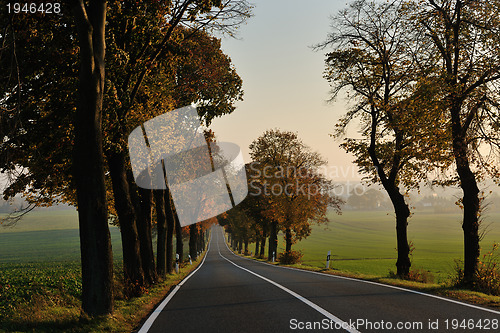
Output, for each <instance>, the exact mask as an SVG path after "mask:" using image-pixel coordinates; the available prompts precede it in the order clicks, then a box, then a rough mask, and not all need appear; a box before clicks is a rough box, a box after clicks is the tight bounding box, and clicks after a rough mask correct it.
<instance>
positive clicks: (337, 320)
mask: <svg viewBox="0 0 500 333" xmlns="http://www.w3.org/2000/svg"><path fill="white" fill-rule="evenodd" d="M217 240H219V236H217ZM225 243H226V241H225V240H224V244H225ZM226 247H227V244H226ZM228 249H229V248H228ZM217 250H218V251H219V255H220V256H221V257H222V258H224V259H225V260H227V261H228V262H230V263H231V264H233V265H234V266H236V267H238V268H239V269H242V270H244V271H246V272H248V273H250V274H253V275H255V276H256V277H258V278H261V279H262V280H264V281H266V282H269V283H271V284H272V285H274V286H276V287H278V288H280V289H281V290H283V291H286V292H287V293H289V294H290V295H292V296H293V297H295V298H297V299H299V300H300V301H302V302H304V303H306V304H307V305H309V306H310V307H311V308H313V309H314V310H316V311H318V312H319V313H321V314H322V315H323V316H325V317H327V318H328V319H330V320H331V321H333V322H335V323H338V324H339V325H340V326H342V328H344V329H345V330H346V331H347V332H351V333H359V331H358V330H356V329H354V328H353V327H349V323H347V322H345V321H343V320H342V319H340V318H338V317H336V316H334V315H333V314H331V313H330V312H328V311H326V310H325V309H323V308H322V307H320V306H319V305H316V304H314V303H313V302H311V301H310V300H308V299H307V298H305V297H303V296H300V295H299V294H297V293H296V292H294V291H292V290H290V289H288V288H286V287H284V286H282V285H281V284H279V283H277V282H274V281H273V280H270V279H268V278H266V277H263V276H262V275H259V274H257V273H254V272H252V271H251V270H249V269H246V268H245V267H241V266H239V265H237V264H235V263H234V262H232V261H231V260H229V259H227V258H226V257H224V256H223V255H222V254H221V253H220V248H219V242H217Z"/></svg>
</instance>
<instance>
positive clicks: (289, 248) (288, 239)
mask: <svg viewBox="0 0 500 333" xmlns="http://www.w3.org/2000/svg"><path fill="white" fill-rule="evenodd" d="M285 243H286V245H285V252H286V253H289V252H291V251H292V231H291V230H290V228H286V230H285Z"/></svg>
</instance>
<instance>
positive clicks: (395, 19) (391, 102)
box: [317, 0, 447, 277]
mask: <svg viewBox="0 0 500 333" xmlns="http://www.w3.org/2000/svg"><path fill="white" fill-rule="evenodd" d="M408 25H409V22H408V19H407V16H405V14H404V11H403V9H402V7H401V6H400V5H399V4H398V2H387V3H376V2H369V1H365V0H359V1H354V2H353V3H352V4H351V5H350V6H349V8H347V9H345V10H342V11H340V13H339V14H338V15H337V16H336V17H334V18H333V25H332V26H333V28H334V31H333V32H332V33H330V34H329V36H328V39H327V40H326V42H324V43H322V44H320V45H318V46H317V48H318V49H322V48H325V47H327V46H332V47H333V48H334V51H332V52H330V53H328V54H327V55H326V71H325V75H324V76H325V78H326V79H327V80H328V81H329V82H330V84H331V86H332V88H333V89H332V100H333V99H335V97H336V96H337V95H338V94H339V92H340V91H342V90H347V94H348V96H349V98H350V100H351V101H353V102H354V103H353V108H352V109H351V110H350V111H348V112H347V113H346V115H345V116H344V117H343V118H342V119H341V120H340V121H339V123H338V124H337V125H336V126H337V132H336V133H335V134H334V136H336V137H343V136H345V130H346V128H347V126H348V125H349V124H350V123H351V122H353V121H354V120H355V119H359V121H360V123H361V128H362V130H361V132H360V134H361V138H360V139H350V138H345V139H344V143H342V145H341V147H342V148H344V149H345V150H346V151H347V152H350V153H353V154H354V155H355V156H356V159H355V163H356V164H357V165H358V166H359V167H360V171H361V172H362V173H364V174H366V175H368V177H369V178H368V179H369V180H370V181H371V182H380V183H381V184H382V186H383V187H384V189H385V191H386V192H387V194H388V195H389V198H390V200H391V202H392V205H393V207H394V211H395V214H396V234H397V250H398V259H397V262H396V266H397V274H398V275H399V276H403V277H404V276H406V275H408V273H409V270H410V265H411V263H410V259H409V251H410V248H409V246H408V240H407V225H408V218H409V217H410V209H409V207H408V204H407V202H406V199H405V196H406V194H405V192H406V191H405V190H404V189H401V188H400V187H401V186H404V187H405V188H406V189H410V188H415V187H418V185H419V182H420V181H421V180H422V179H426V177H427V174H428V172H429V171H431V170H432V168H433V167H441V168H445V167H446V166H447V164H446V162H442V160H441V159H440V158H441V156H442V147H443V142H446V131H445V130H443V129H442V128H441V127H440V123H439V120H441V119H442V116H441V114H440V113H439V111H440V109H439V108H438V109H437V110H436V111H435V112H433V113H432V114H429V113H423V112H421V111H420V109H419V108H420V106H421V105H422V104H423V102H422V101H425V91H423V89H422V88H421V87H420V86H419V85H418V84H417V82H418V78H419V77H420V76H421V75H422V74H421V73H420V72H421V71H422V68H424V69H425V68H427V67H425V64H426V61H425V60H424V59H422V58H421V57H419V56H418V55H419V52H420V49H419V48H423V47H424V46H425V45H422V44H418V42H419V41H420V40H421V38H422V36H421V34H420V31H418V30H410V29H408V28H407V27H408ZM414 43H416V44H417V45H418V46H417V48H416V47H415V46H414V45H415V44H414ZM417 102H418V103H417ZM426 110H430V108H428V109H426ZM433 118H435V119H436V121H435V122H430V119H433ZM430 138H432V141H431V139H430Z"/></svg>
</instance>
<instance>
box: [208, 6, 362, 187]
mask: <svg viewBox="0 0 500 333" xmlns="http://www.w3.org/2000/svg"><path fill="white" fill-rule="evenodd" d="M252 3H254V4H255V8H254V11H253V13H254V17H252V18H251V19H250V20H249V21H248V22H247V24H246V25H245V26H243V27H242V28H241V29H240V31H239V35H238V39H230V38H224V39H223V40H222V47H223V50H224V52H225V53H226V54H227V55H229V56H230V57H231V59H232V61H233V63H234V65H235V67H236V70H237V72H238V74H239V75H240V76H241V78H242V79H243V89H244V92H245V95H244V101H243V102H240V103H238V104H237V109H236V110H235V111H234V113H233V114H231V115H227V116H224V117H222V118H219V119H216V120H214V122H213V125H212V126H211V128H212V129H213V130H214V131H215V134H216V135H217V138H218V140H219V141H230V142H234V143H237V144H238V145H240V147H241V149H242V151H243V153H244V158H245V161H246V162H248V161H249V160H250V157H249V155H248V152H249V149H248V145H249V144H250V143H251V142H252V141H253V140H255V139H256V138H257V137H259V136H260V135H261V134H262V133H263V132H264V131H265V130H267V129H271V128H279V129H281V130H288V131H293V132H297V133H298V135H299V137H300V138H301V139H302V140H303V141H304V142H305V143H306V144H307V145H309V146H310V147H311V148H312V149H313V150H316V151H318V152H320V153H321V154H322V155H323V156H324V157H325V158H326V159H327V160H328V162H329V167H330V171H329V173H330V175H331V176H332V179H333V180H338V181H343V180H349V179H359V176H358V175H357V168H356V167H355V166H354V165H353V164H352V163H351V161H352V160H353V157H352V156H351V155H348V154H346V153H345V152H344V151H343V150H341V149H340V148H339V147H338V146H339V143H340V142H339V141H336V140H334V139H333V138H331V137H330V136H329V134H330V133H332V132H333V128H334V124H335V123H336V121H337V119H338V118H339V117H340V116H341V115H342V114H343V113H344V112H345V109H346V101H345V100H344V99H342V98H339V99H338V100H337V102H335V103H334V104H332V103H327V102H326V100H327V99H328V98H329V95H328V91H329V85H328V83H327V81H326V80H325V79H324V78H323V70H324V54H325V53H326V52H327V51H326V50H325V51H319V52H315V51H313V50H312V49H311V46H313V45H315V44H317V43H320V42H322V41H324V40H325V39H326V36H327V33H328V32H329V31H330V15H332V14H336V13H337V12H338V10H339V9H341V8H344V7H345V6H346V4H347V2H346V1H345V0H310V1H296V0H257V1H252ZM337 171H338V173H337ZM337 175H338V177H337Z"/></svg>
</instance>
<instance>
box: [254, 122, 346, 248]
mask: <svg viewBox="0 0 500 333" xmlns="http://www.w3.org/2000/svg"><path fill="white" fill-rule="evenodd" d="M250 156H251V157H252V160H253V161H254V162H255V165H251V168H252V169H253V171H255V172H256V175H255V176H256V177H255V178H253V179H252V181H254V182H255V183H258V184H259V187H258V188H260V189H262V192H261V193H257V195H264V196H266V199H267V201H268V202H269V206H268V208H267V209H266V211H265V213H264V214H265V215H266V217H267V218H270V219H271V221H272V222H271V235H270V240H269V252H270V256H271V255H272V253H271V252H276V238H275V237H276V235H277V230H278V228H280V229H283V230H284V232H285V241H286V252H287V253H290V252H291V248H292V244H293V243H295V242H296V241H297V240H300V239H302V238H305V237H307V236H308V235H309V234H310V233H311V228H310V224H311V222H316V223H318V224H319V223H326V222H327V221H328V219H327V218H326V212H327V208H328V207H333V208H334V209H335V210H336V211H337V212H340V203H341V201H340V200H339V199H337V198H335V197H333V196H332V187H333V185H332V183H331V181H329V180H328V179H326V178H325V177H324V176H323V175H321V174H320V173H319V172H318V169H319V167H321V166H323V165H325V164H326V162H325V161H324V160H323V159H322V158H321V156H320V155H319V153H317V152H313V151H311V149H310V148H309V147H307V146H306V145H305V144H304V143H303V142H302V141H301V140H300V139H299V138H298V136H297V134H296V133H293V132H286V131H280V130H278V129H273V130H268V131H266V132H264V134H262V135H261V136H260V137H259V138H257V139H256V140H255V141H253V142H252V143H251V144H250ZM251 195H253V194H251Z"/></svg>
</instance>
